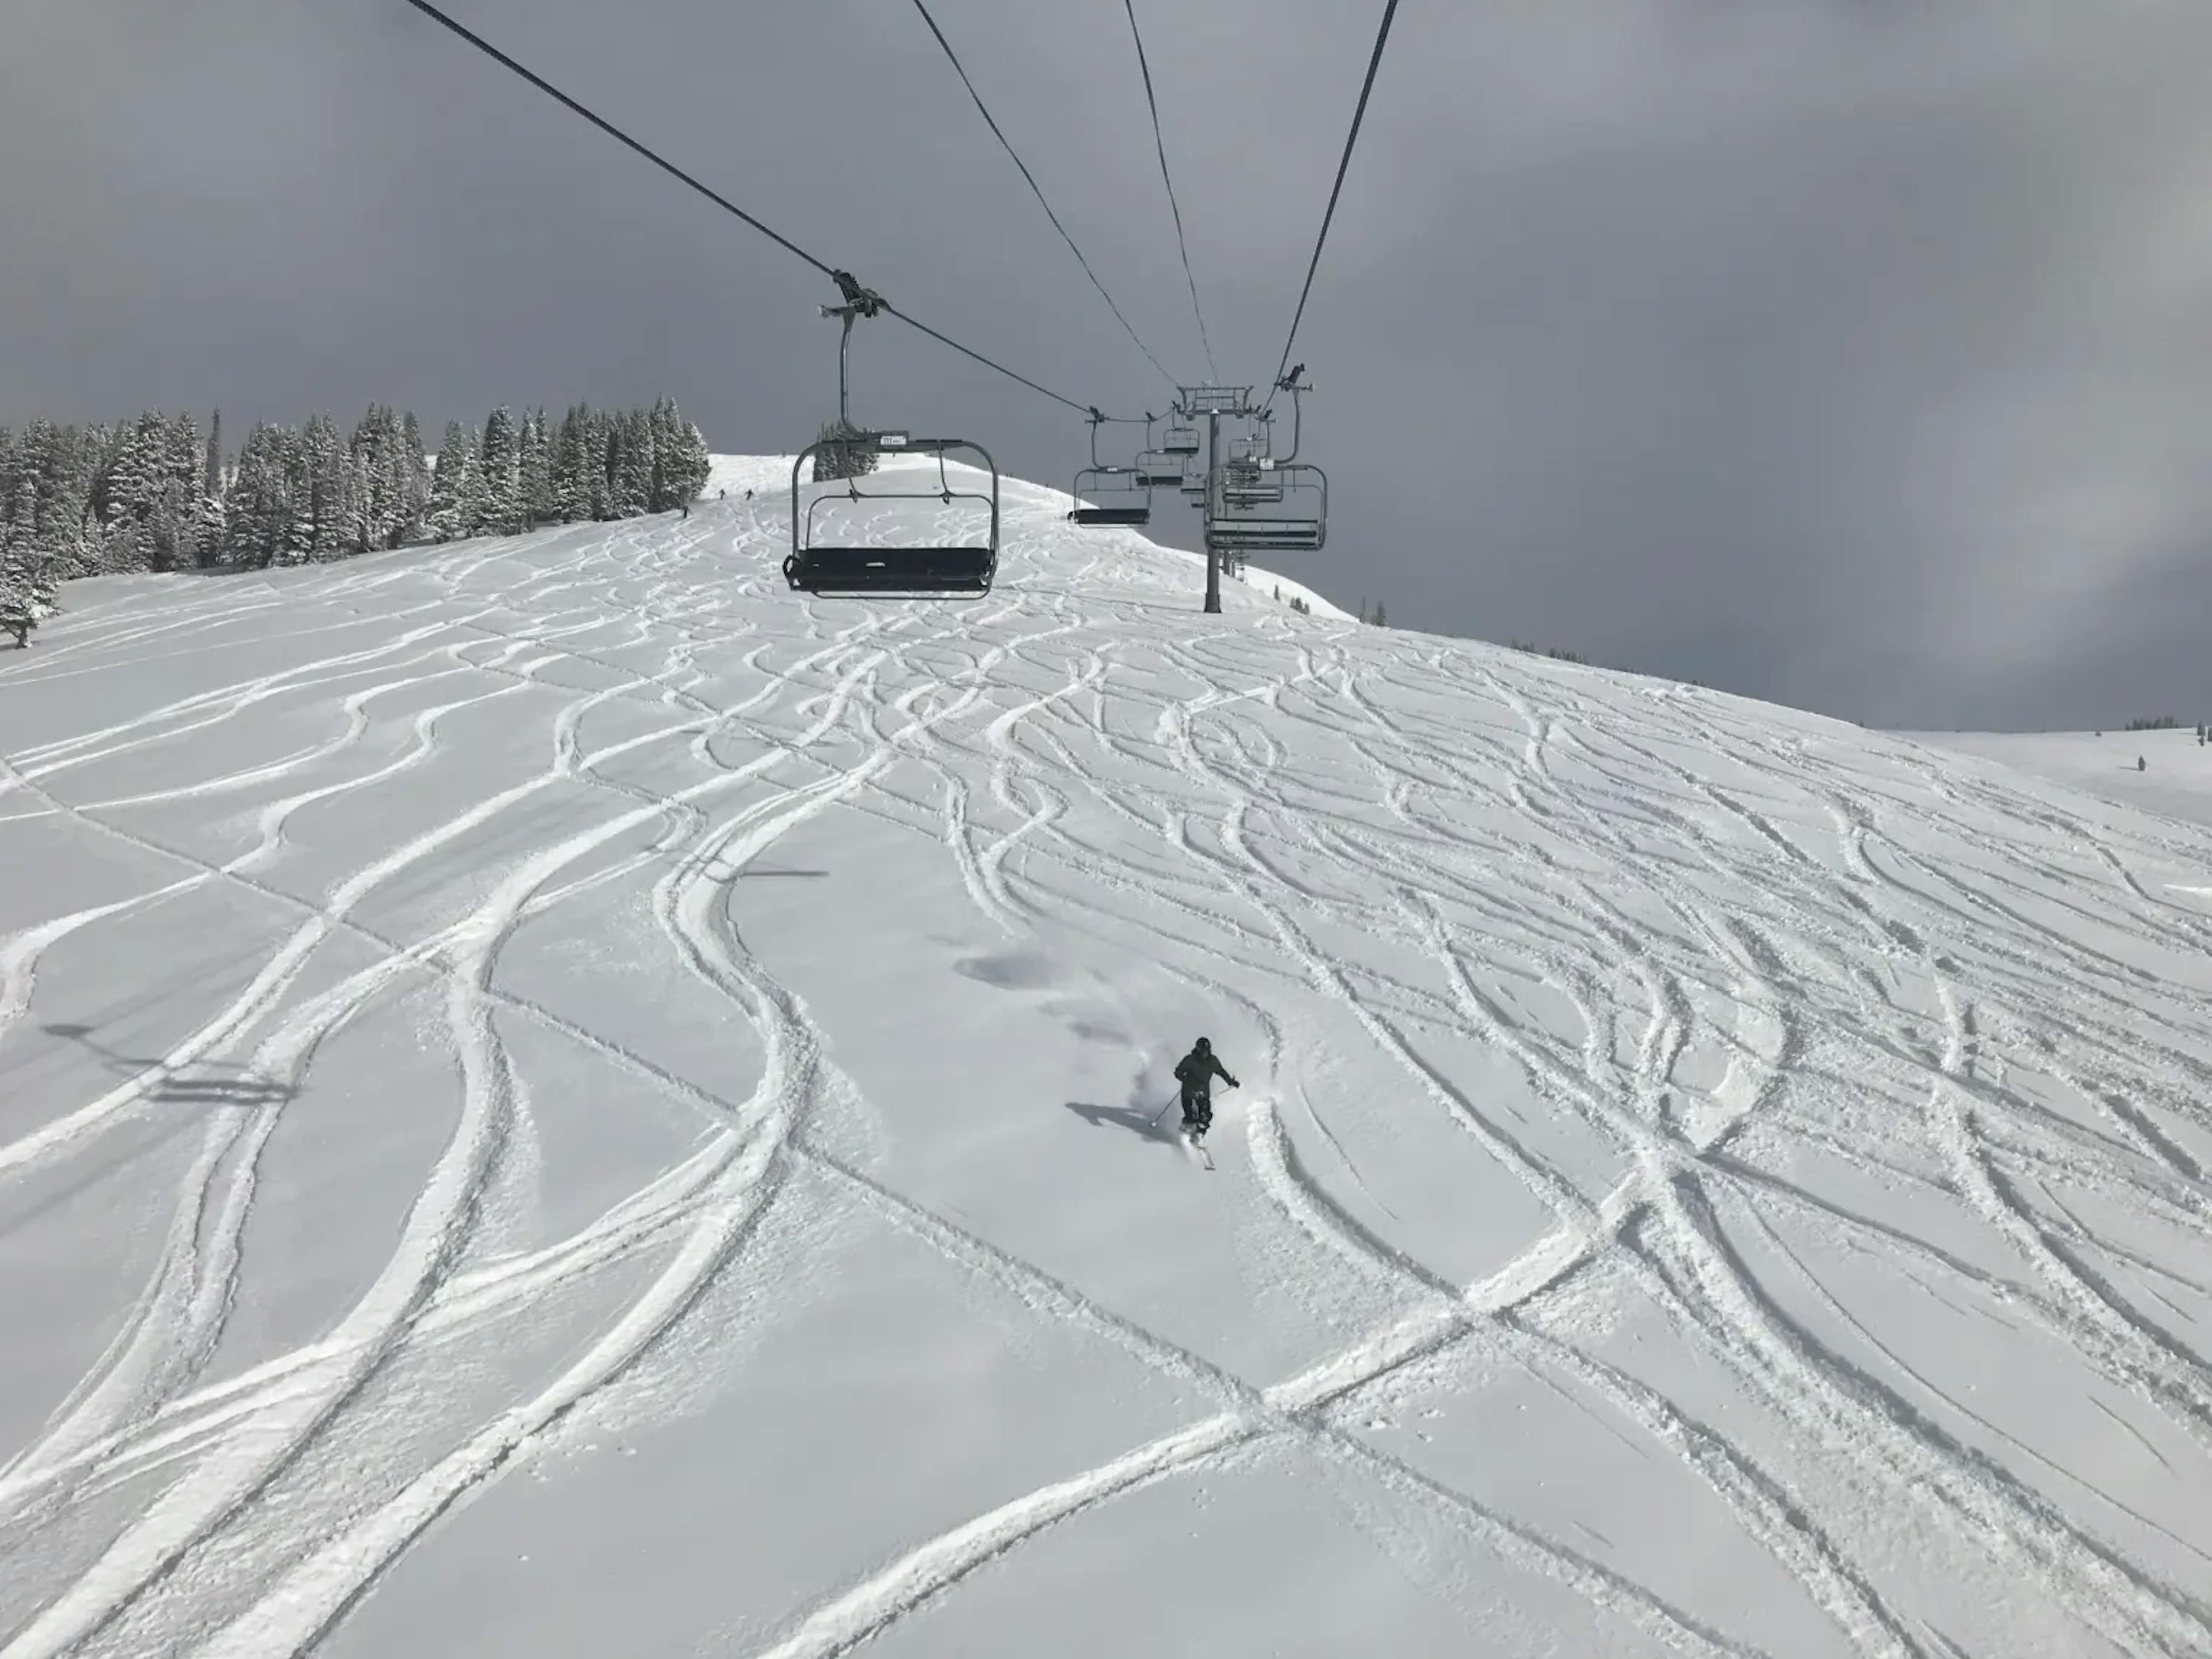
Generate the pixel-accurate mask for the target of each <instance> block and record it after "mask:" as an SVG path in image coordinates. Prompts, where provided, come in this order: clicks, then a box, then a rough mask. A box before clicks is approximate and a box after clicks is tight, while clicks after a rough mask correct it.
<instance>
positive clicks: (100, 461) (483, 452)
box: [0, 398, 708, 644]
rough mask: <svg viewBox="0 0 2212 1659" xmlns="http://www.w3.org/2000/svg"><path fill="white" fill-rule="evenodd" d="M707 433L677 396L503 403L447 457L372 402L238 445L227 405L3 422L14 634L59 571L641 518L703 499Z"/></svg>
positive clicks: (246, 562) (339, 552)
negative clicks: (225, 442)
mask: <svg viewBox="0 0 2212 1659" xmlns="http://www.w3.org/2000/svg"><path fill="white" fill-rule="evenodd" d="M707 471H708V457H707V441H706V439H705V438H704V437H702V435H700V432H699V428H697V427H696V426H694V425H692V424H691V423H690V422H689V421H687V420H685V419H684V416H683V414H682V412H681V411H680V410H678V408H677V406H676V400H675V399H674V398H661V399H660V400H659V402H658V403H656V404H653V406H652V407H651V408H650V409H632V410H599V409H593V408H591V407H590V406H588V405H587V404H577V405H575V406H574V408H572V409H570V410H568V413H567V414H566V415H564V416H562V417H561V419H560V420H559V422H557V423H556V422H552V421H550V420H549V419H548V418H547V416H546V414H545V411H544V410H542V409H540V410H530V411H526V412H525V413H524V414H523V415H522V416H520V418H517V416H515V415H514V413H513V411H512V410H510V409H509V408H508V407H507V405H505V404H501V406H500V407H499V408H497V409H495V410H493V411H492V412H491V414H490V416H489V417H488V418H487V419H486V420H485V421H484V422H483V426H482V427H481V428H477V427H474V426H471V425H470V424H467V423H465V422H459V421H455V422H450V423H448V424H447V428H446V432H445V439H444V441H443V442H442V443H441V445H440V447H439V449H438V453H437V454H436V455H435V457H433V456H430V455H428V454H426V453H424V449H423V445H422V430H421V428H420V427H419V426H418V425H417V424H416V418H415V416H414V415H413V414H411V413H410V414H406V415H400V414H397V413H395V412H394V411H393V410H392V408H391V407H390V406H389V405H386V404H372V405H371V406H370V408H369V410H368V413H367V414H365V415H364V416H362V418H361V420H360V421H359V422H356V424H355V426H354V428H353V431H352V433H351V435H349V436H345V435H341V434H340V432H339V430H338V428H337V423H336V422H334V421H332V420H331V417H330V416H327V415H318V416H315V417H314V418H313V419H312V420H310V421H309V422H307V424H306V425H305V426H303V427H290V426H279V425H274V424H270V423H269V422H261V423H258V424H257V425H255V426H254V428H252V431H250V432H249V433H247V435H246V441H245V442H244V443H243V444H241V445H240V447H239V449H238V451H237V453H235V454H234V455H229V454H226V453H225V452H224V449H223V447H222V414H221V412H220V411H218V412H217V413H216V416H215V417H214V419H213V420H212V421H211V422H210V424H209V426H208V428H207V429H206V431H205V433H204V435H203V433H202V430H201V428H200V425H199V422H198V421H197V419H195V418H194V417H193V416H191V415H189V414H183V415H163V414H161V413H158V412H155V411H150V410H149V412H147V413H146V414H143V415H141V416H139V417H138V418H137V420H136V421H133V422H119V423H118V424H116V425H113V426H104V425H93V426H82V427H78V426H60V425H57V424H55V423H54V422H51V421H43V420H41V421H33V422H31V424H30V425H29V426H28V427H27V428H24V430H23V432H22V433H21V435H20V436H19V435H15V434H14V433H11V432H10V431H9V428H6V427H0V630H5V631H9V632H12V633H14V634H15V636H16V642H17V643H18V644H21V643H22V642H23V641H24V639H25V637H26V636H27V634H28V632H29V630H30V629H32V628H33V627H35V626H37V624H38V622H39V619H40V617H43V616H46V615H48V614H50V613H51V612H52V611H53V610H54V608H55V605H56V595H57V592H58V588H59V586H60V584H61V583H63V582H64V581H68V580H71V579H72V578H75V577H79V576H93V575H106V574H120V573H125V572H131V571H142V570H154V571H166V570H185V569H202V570H206V569H222V568H230V569H240V570H256V569H266V568H270V567H272V566H283V565H296V564H310V563H316V562H322V561H326V560H331V559H340V558H345V557H348V556H352V555H354V554H359V553H373V552H381V551H385V550H389V549H392V548H396V547H401V546H404V545H406V544H410V543H413V542H420V541H453V540H458V539H459V538H463V537H467V536H496V535H512V534H515V533H517V532H521V531H526V530H534V529H536V528H538V526H542V525H549V524H568V523H574V522H577V521H580V520H604V519H627V518H635V517H636V516H637V515H639V514H640V513H661V512H666V511H668V510H670V509H671V508H674V507H679V506H681V505H683V504H684V503H685V502H687V501H691V500H692V499H694V498H695V497H696V495H698V493H699V491H700V489H702V487H703V486H704V485H705V483H706V482H707Z"/></svg>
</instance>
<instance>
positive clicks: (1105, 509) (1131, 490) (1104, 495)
mask: <svg viewBox="0 0 2212 1659" xmlns="http://www.w3.org/2000/svg"><path fill="white" fill-rule="evenodd" d="M1176 477H1178V479H1180V477H1182V475H1181V474H1180V473H1178V474H1177V475H1176ZM1073 494H1074V496H1075V506H1074V507H1073V509H1072V510H1071V511H1070V512H1069V513H1068V515H1067V516H1068V518H1069V520H1071V521H1073V523H1076V524H1079V525H1082V526H1086V527H1088V528H1093V529H1096V528H1099V527H1102V526H1109V525H1121V526H1127V527H1128V528H1130V529H1133V530H1142V529H1143V528H1144V527H1145V526H1147V525H1149V524H1150V523H1152V491H1151V490H1150V489H1147V488H1146V485H1145V484H1144V483H1143V482H1142V481H1141V480H1140V479H1139V477H1138V474H1137V469H1136V468H1135V467H1133V466H1086V467H1085V468H1084V469H1083V471H1080V472H1079V473H1077V474H1076V475H1075V489H1074V491H1073Z"/></svg>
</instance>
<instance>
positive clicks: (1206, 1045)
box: [1196, 1037, 1213, 1054]
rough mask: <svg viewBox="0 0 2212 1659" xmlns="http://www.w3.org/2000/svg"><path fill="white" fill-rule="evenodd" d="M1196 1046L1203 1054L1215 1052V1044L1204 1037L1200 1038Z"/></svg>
mask: <svg viewBox="0 0 2212 1659" xmlns="http://www.w3.org/2000/svg"><path fill="white" fill-rule="evenodd" d="M1196 1046H1197V1048H1198V1052H1199V1053H1200V1054H1212V1052H1213V1044H1212V1042H1208V1041H1207V1040H1206V1038H1204V1037H1200V1038H1199V1040H1198V1042H1197V1045H1196Z"/></svg>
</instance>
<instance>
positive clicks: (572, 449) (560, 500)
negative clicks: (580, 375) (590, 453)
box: [553, 404, 592, 524]
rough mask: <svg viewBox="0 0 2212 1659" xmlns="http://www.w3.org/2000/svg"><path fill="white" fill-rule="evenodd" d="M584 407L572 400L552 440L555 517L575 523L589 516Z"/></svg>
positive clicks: (589, 498) (590, 493)
mask: <svg viewBox="0 0 2212 1659" xmlns="http://www.w3.org/2000/svg"><path fill="white" fill-rule="evenodd" d="M584 415H585V409H584V405H583V404H570V405H569V407H568V413H567V414H565V415H563V416H562V417H561V429H560V431H559V433H558V434H556V435H555V437H554V440H553V506H554V517H555V518H556V519H557V520H559V521H560V522H561V523H562V524H577V523H580V522H581V521H582V520H586V519H588V518H590V517H591V516H592V483H591V479H590V478H589V477H586V459H585V455H586V445H585V441H584Z"/></svg>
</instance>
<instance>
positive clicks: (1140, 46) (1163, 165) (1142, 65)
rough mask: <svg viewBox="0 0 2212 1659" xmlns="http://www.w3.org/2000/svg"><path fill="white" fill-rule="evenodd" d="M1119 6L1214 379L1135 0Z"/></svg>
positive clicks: (1123, 0)
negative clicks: (1149, 113)
mask: <svg viewBox="0 0 2212 1659" xmlns="http://www.w3.org/2000/svg"><path fill="white" fill-rule="evenodd" d="M1121 4H1122V7H1123V9H1126V10H1127V12H1128V14H1129V33H1130V35H1131V37H1132V38H1133V39H1134V40H1135V41H1136V43H1137V69H1138V71H1139V73H1140V74H1141V75H1143V76H1144V77H1145V103H1146V107H1148V108H1149V109H1150V110H1151V111H1152V145H1153V148H1154V149H1158V151H1159V153H1160V182H1161V183H1162V184H1164V185H1166V186H1167V187H1168V210H1169V211H1170V212H1171V213H1173V214H1174V215H1175V228H1176V247H1177V248H1178V249H1180V250H1181V251H1182V274H1183V279H1184V280H1185V281H1186V282H1188V283H1189V284H1190V314H1191V315H1192V316H1194V317H1195V318H1197V319H1198V343H1199V344H1200V346H1202V347H1204V348H1205V350H1206V373H1207V374H1209V375H1211V376H1212V378H1213V379H1214V380H1219V379H1220V378H1221V370H1220V369H1219V368H1218V367H1217V366H1216V365H1215V363H1214V361H1213V342H1212V340H1210V339H1208V338H1207V337H1206V313H1204V312H1203V311H1201V310H1200V309H1199V305H1198V278H1197V277H1196V276H1193V275H1192V274H1191V269H1190V244H1189V243H1188V242H1187V241H1185V240H1183V234H1182V204H1181V203H1179V202H1177V201H1176V193H1175V180H1174V179H1170V178H1169V177H1168V144H1167V140H1166V139H1165V138H1164V137H1161V136H1160V106H1159V100H1158V99H1157V98H1155V97H1154V96H1153V95H1152V64H1149V63H1147V62H1146V59H1145V37H1144V36H1143V35H1142V34H1140V33H1138V30H1137V0H1121Z"/></svg>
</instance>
